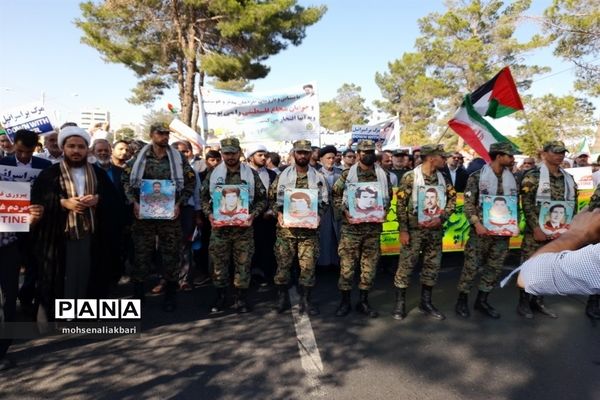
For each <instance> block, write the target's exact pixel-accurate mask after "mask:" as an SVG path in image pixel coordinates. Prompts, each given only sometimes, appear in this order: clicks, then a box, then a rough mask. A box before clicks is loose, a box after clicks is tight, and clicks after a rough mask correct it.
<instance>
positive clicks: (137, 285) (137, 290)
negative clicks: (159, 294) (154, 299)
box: [132, 282, 146, 304]
mask: <svg viewBox="0 0 600 400" xmlns="http://www.w3.org/2000/svg"><path fill="white" fill-rule="evenodd" d="M132 298H134V299H138V300H140V303H141V304H145V303H146V291H145V290H144V283H143V282H134V283H133V296H132Z"/></svg>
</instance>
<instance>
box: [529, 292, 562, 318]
mask: <svg viewBox="0 0 600 400" xmlns="http://www.w3.org/2000/svg"><path fill="white" fill-rule="evenodd" d="M529 306H530V307H531V309H532V310H533V311H537V312H539V313H540V314H544V315H545V316H547V317H550V318H558V315H557V314H556V313H555V312H554V311H552V310H551V309H549V308H548V307H546V305H545V304H544V298H543V297H542V296H531V301H530V303H529Z"/></svg>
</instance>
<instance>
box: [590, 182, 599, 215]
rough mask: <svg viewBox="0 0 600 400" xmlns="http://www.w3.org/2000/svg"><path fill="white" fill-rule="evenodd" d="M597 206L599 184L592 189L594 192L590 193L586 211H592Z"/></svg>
mask: <svg viewBox="0 0 600 400" xmlns="http://www.w3.org/2000/svg"><path fill="white" fill-rule="evenodd" d="M598 207H600V185H599V186H598V187H597V188H596V190H594V194H592V197H591V198H590V202H589V203H588V211H594V210H595V209H596V208H598Z"/></svg>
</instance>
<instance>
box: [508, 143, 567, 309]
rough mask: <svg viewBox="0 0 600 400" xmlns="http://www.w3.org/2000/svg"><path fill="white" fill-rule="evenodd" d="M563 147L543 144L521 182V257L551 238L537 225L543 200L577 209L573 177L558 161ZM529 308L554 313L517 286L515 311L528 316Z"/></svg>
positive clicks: (560, 160) (534, 250)
mask: <svg viewBox="0 0 600 400" xmlns="http://www.w3.org/2000/svg"><path fill="white" fill-rule="evenodd" d="M566 152H567V148H566V147H565V144H564V143H563V142H561V141H551V142H547V143H545V144H544V148H543V152H542V159H543V161H542V163H541V164H540V166H539V167H536V168H532V169H530V170H529V171H527V173H526V174H525V175H524V177H523V181H522V182H521V191H520V192H521V202H522V207H523V214H524V215H525V222H526V225H525V235H524V237H523V244H522V246H521V251H522V254H521V256H522V260H521V262H525V261H527V260H528V259H529V258H530V257H531V256H532V255H533V254H534V253H535V252H536V251H537V250H538V249H539V248H540V247H542V246H543V245H545V244H546V243H548V242H549V241H551V240H552V239H553V237H552V236H549V235H546V234H545V233H544V232H543V231H542V228H541V227H540V225H539V215H540V210H541V205H542V203H543V202H550V201H564V202H566V204H568V205H569V206H570V207H572V209H573V213H575V212H577V184H576V183H575V180H574V179H573V177H572V176H571V175H570V174H568V173H567V172H566V171H565V170H563V169H562V168H561V167H560V165H561V163H562V162H563V160H564V158H565V153H566ZM533 311H538V312H540V313H542V314H544V315H546V316H548V317H550V318H557V317H558V316H557V315H556V314H555V313H554V312H553V311H552V310H550V309H549V308H548V307H546V305H545V304H544V301H543V297H542V296H534V295H530V294H528V293H526V292H525V290H523V289H521V290H520V294H519V304H518V306H517V312H518V313H519V315H521V316H523V317H525V318H528V319H531V318H533Z"/></svg>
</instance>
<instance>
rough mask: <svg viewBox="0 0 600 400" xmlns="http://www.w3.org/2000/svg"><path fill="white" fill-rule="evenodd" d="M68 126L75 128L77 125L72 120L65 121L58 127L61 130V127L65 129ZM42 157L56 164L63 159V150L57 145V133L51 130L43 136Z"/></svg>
mask: <svg viewBox="0 0 600 400" xmlns="http://www.w3.org/2000/svg"><path fill="white" fill-rule="evenodd" d="M68 124H69V125H68ZM70 124H72V125H70ZM68 127H71V128H73V127H75V128H76V127H77V125H75V124H74V123H72V122H67V123H66V124H64V125H63V126H61V127H60V129H61V130H62V129H65V128H68ZM43 157H44V158H45V159H46V160H48V161H50V162H51V163H52V164H56V163H58V162H60V161H61V160H62V159H63V152H62V150H61V149H60V147H59V146H58V133H56V132H52V133H49V134H47V135H46V136H44V155H43Z"/></svg>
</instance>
